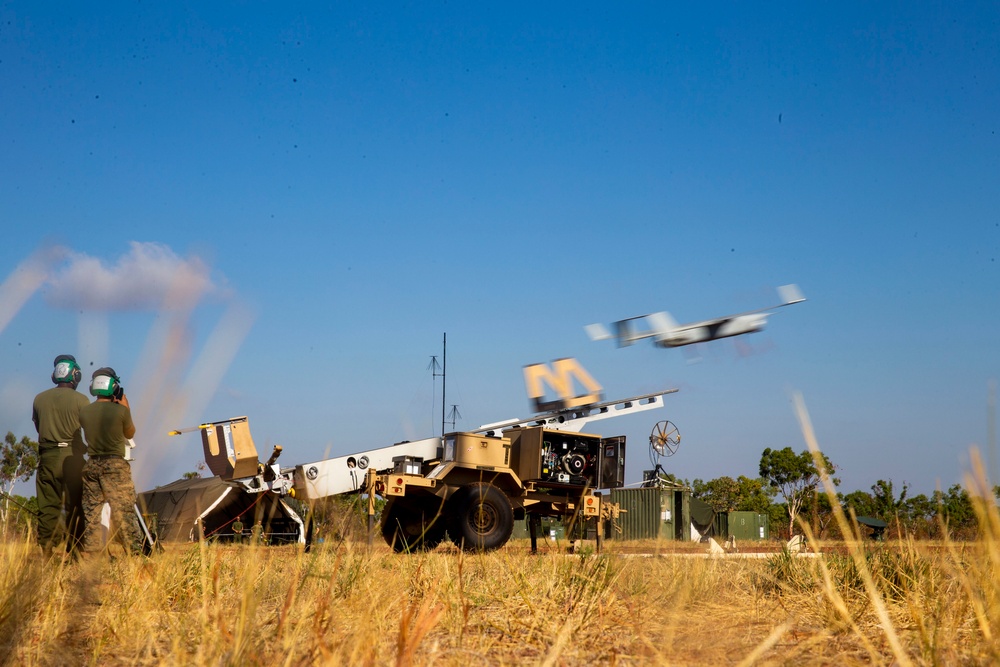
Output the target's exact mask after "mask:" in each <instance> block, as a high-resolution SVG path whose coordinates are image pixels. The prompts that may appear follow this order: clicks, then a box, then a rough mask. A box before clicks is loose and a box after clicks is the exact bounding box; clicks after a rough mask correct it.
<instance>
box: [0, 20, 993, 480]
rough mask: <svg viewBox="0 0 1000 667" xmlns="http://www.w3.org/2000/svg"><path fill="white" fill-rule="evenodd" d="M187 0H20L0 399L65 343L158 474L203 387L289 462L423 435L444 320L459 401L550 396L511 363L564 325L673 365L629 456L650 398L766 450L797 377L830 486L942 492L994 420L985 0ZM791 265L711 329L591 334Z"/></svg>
mask: <svg viewBox="0 0 1000 667" xmlns="http://www.w3.org/2000/svg"><path fill="white" fill-rule="evenodd" d="M203 4H204V3H189V4H188V5H186V6H180V5H179V4H177V5H171V6H170V7H159V6H149V5H147V4H138V3H134V4H133V3H109V4H107V5H105V6H103V7H102V8H101V9H100V10H97V11H94V10H92V9H87V8H83V7H80V6H77V5H71V4H51V5H49V4H47V5H43V6H39V5H38V4H37V3H27V2H6V3H3V4H0V90H2V91H3V95H2V98H0V99H2V101H0V221H2V226H3V230H4V231H3V237H4V241H3V243H2V244H0V281H5V282H4V283H0V284H2V285H4V286H6V291H0V315H2V308H3V306H4V303H3V299H4V298H6V299H7V302H6V308H7V312H8V317H7V322H6V323H5V324H3V326H2V327H0V431H3V432H6V431H7V430H12V431H14V432H15V433H18V434H29V433H33V429H32V427H31V423H30V403H31V398H32V396H33V395H34V394H35V393H37V392H38V391H41V390H43V389H45V388H46V387H48V386H50V383H49V381H48V374H49V373H50V370H51V366H50V363H51V359H52V358H53V357H54V356H55V355H56V354H60V353H65V352H70V353H75V354H77V355H78V357H80V358H81V359H82V360H83V361H84V364H85V367H86V368H90V366H89V363H91V362H93V363H94V368H96V367H98V366H103V365H106V364H110V365H112V366H114V367H115V368H116V369H117V370H118V371H119V373H120V375H121V376H122V379H123V383H124V385H125V387H126V390H127V391H129V394H130V397H131V398H132V400H133V402H134V403H137V404H136V406H135V407H136V412H137V415H138V416H140V417H141V420H140V423H139V424H138V427H139V434H138V436H137V439H138V441H139V444H140V448H139V449H138V450H137V451H136V456H137V457H138V459H139V460H138V462H137V463H136V465H135V475H136V477H137V480H138V483H139V485H140V486H141V487H148V486H151V485H153V484H162V483H165V482H168V481H171V480H173V479H175V478H176V477H178V476H179V475H180V473H182V472H184V471H186V470H191V469H192V468H193V467H194V465H195V463H196V462H197V461H198V460H199V459H200V458H201V455H200V443H199V442H198V439H197V437H196V436H188V437H186V438H166V437H165V436H164V435H163V432H164V431H165V430H166V428H167V427H170V428H173V427H177V426H186V425H191V424H195V423H198V422H201V421H206V420H213V419H222V418H226V417H230V416H235V415H243V414H246V415H249V416H250V420H251V426H252V430H253V434H254V437H255V440H256V441H257V444H258V448H259V449H260V450H262V451H266V450H269V449H270V446H271V445H273V444H276V443H280V444H282V445H283V446H284V447H285V451H286V453H285V454H284V459H283V462H284V463H286V464H293V463H297V462H306V461H312V460H317V459H320V458H323V457H324V456H325V455H326V454H327V453H328V452H329V453H330V454H336V455H340V454H346V453H349V452H354V451H359V450H363V449H366V448H369V447H373V446H381V445H384V444H388V443H391V442H395V441H398V440H401V439H410V438H417V437H423V436H427V435H430V434H431V433H437V432H439V429H440V426H439V419H440V407H439V406H435V405H434V404H433V399H434V398H435V396H436V398H438V399H440V388H439V387H438V388H437V390H436V391H435V390H434V388H433V385H432V378H431V376H430V371H428V370H427V364H428V362H429V360H430V355H432V354H439V353H440V348H441V338H442V333H443V332H447V334H448V403H449V405H450V404H452V403H456V404H458V406H459V410H460V412H461V414H462V418H461V419H460V420H459V421H458V424H457V428H459V429H461V428H474V427H476V426H478V425H480V424H483V423H486V422H491V421H496V420H500V419H504V418H508V417H514V416H528V414H529V409H528V403H527V400H526V397H525V393H524V388H523V384H522V377H521V367H522V366H523V365H524V364H527V363H533V362H542V361H549V360H551V359H555V358H558V357H564V356H574V357H577V358H578V359H580V361H581V362H582V363H583V364H584V365H585V366H586V367H587V368H588V369H589V370H590V371H591V373H592V374H593V375H594V376H595V377H596V378H597V379H598V380H599V381H600V382H601V383H602V384H603V385H604V388H605V393H606V395H607V397H608V398H615V397H623V396H630V395H634V394H636V393H640V392H646V391H653V390H657V389H665V388H668V387H678V388H680V390H681V391H680V392H679V393H678V394H675V395H673V396H671V397H669V398H668V399H667V407H666V409H664V410H662V411H660V412H659V413H644V414H642V415H638V416H635V417H627V418H621V419H616V420H610V421H606V422H603V423H601V424H600V425H599V427H598V428H596V429H595V430H597V431H598V432H600V433H602V434H605V435H618V434H625V435H627V436H628V438H629V456H628V468H629V472H628V478H629V481H635V480H638V479H639V478H640V476H641V471H642V469H643V468H644V467H648V463H647V456H646V449H647V445H646V441H647V436H648V433H649V431H650V430H651V428H652V426H653V424H654V423H655V422H656V421H657V420H659V419H670V420H672V421H673V422H675V423H676V424H677V425H678V426H679V427H680V429H681V432H682V434H683V442H682V445H681V449H680V451H679V452H678V454H677V455H675V456H674V457H672V458H670V459H668V460H667V461H665V463H666V467H667V469H668V470H670V471H671V472H674V473H675V474H677V475H679V476H681V477H686V478H690V479H693V478H696V477H700V478H703V479H710V478H713V477H718V476H721V475H731V476H737V475H740V474H745V475H750V476H753V475H755V474H756V470H757V464H758V462H759V458H760V452H761V451H762V450H763V449H764V448H765V447H772V448H774V447H784V446H786V445H787V446H792V447H793V448H795V449H796V450H800V449H802V448H804V447H805V444H804V441H803V438H802V436H801V434H800V432H799V429H798V425H797V423H796V420H795V415H794V412H793V410H792V406H791V401H790V398H789V397H790V395H791V392H794V391H799V392H801V393H802V394H803V396H804V398H805V401H806V404H807V406H808V407H809V410H810V413H811V415H812V419H813V422H814V425H815V427H816V430H817V436H818V438H819V441H820V444H821V445H822V446H823V447H824V449H825V450H826V452H827V453H828V455H829V456H830V458H831V459H832V460H833V462H834V463H835V464H837V465H838V466H839V467H840V471H839V474H840V477H841V478H842V479H843V481H844V483H843V488H844V490H846V491H850V490H854V489H858V488H860V489H866V490H867V488H868V487H869V486H870V485H871V484H872V483H874V481H875V480H876V479H879V478H891V479H892V480H893V481H894V482H896V483H897V485H898V484H900V483H902V482H908V483H909V484H910V485H911V488H912V489H913V490H914V491H916V492H925V493H930V492H931V491H933V490H934V488H935V486H936V485H940V486H942V487H947V486H949V485H951V484H953V483H956V482H958V481H960V480H961V475H962V473H963V471H964V470H965V469H966V466H967V461H968V457H967V450H968V447H969V446H970V445H972V444H978V445H985V444H986V440H987V434H988V426H987V425H988V409H987V396H988V386H989V382H990V381H991V380H995V379H996V378H997V377H998V376H1000V348H998V340H1000V338H998V334H1000V310H998V303H1000V263H998V261H997V260H998V258H1000V177H998V174H1000V136H998V134H997V133H998V131H1000V86H998V85H997V84H998V82H1000V7H998V6H997V5H996V4H995V3H987V2H984V3H935V4H931V3H927V4H921V6H919V7H914V6H913V4H912V3H878V4H871V3H847V4H843V3H841V4H838V5H836V7H830V8H816V7H812V6H802V5H797V4H778V5H775V4H770V5H767V6H759V5H747V4H733V5H727V4H723V5H716V6H712V7H705V8H701V7H699V8H671V7H665V6H664V5H663V3H650V4H644V5H635V6H631V7H628V8H619V7H611V6H608V5H606V4H604V3H584V4H581V3H573V4H565V5H564V4H554V5H548V6H546V7H544V8H539V7H538V6H536V4H527V3H526V4H506V5H502V6H501V5H494V6H490V7H483V8H465V7H462V6H460V5H454V4H445V5H437V4H427V3H419V4H415V5H391V4H382V5H379V6H370V7H363V6H362V7H358V6H346V5H345V6H342V7H337V8H329V7H318V6H313V5H306V6H303V7H300V8H290V7H289V8H285V7H282V8H278V7H275V6H266V7H265V6H263V5H259V4H257V3H233V4H230V3H213V4H212V5H211V7H208V8H206V7H204V6H203ZM26 267H27V268H31V267H35V268H36V269H37V271H36V273H35V274H32V275H36V276H40V277H39V278H38V282H37V287H38V289H37V290H28V289H27V288H25V289H23V290H22V291H21V292H19V294H21V295H22V296H23V299H22V300H23V303H21V301H19V300H18V299H15V298H14V297H13V296H12V294H14V293H15V291H14V290H13V287H12V285H13V284H14V282H15V281H14V278H15V277H17V276H23V275H26V274H25V271H26V270H27V268H26ZM177 276H187V277H188V278H190V280H188V279H185V280H180V281H178V280H177ZM791 282H795V283H798V284H799V285H800V286H801V288H802V290H803V291H804V292H805V294H806V296H807V297H808V299H809V300H808V301H807V302H806V303H804V304H801V305H796V306H794V307H791V308H788V309H784V310H783V311H782V312H780V313H777V314H776V315H774V316H773V317H772V318H771V321H770V324H769V327H768V328H767V329H766V330H765V331H764V332H762V333H757V334H753V335H751V336H748V337H744V338H743V339H741V340H740V342H739V343H738V344H737V343H734V342H733V341H720V342H717V343H714V344H711V345H709V346H707V347H705V348H704V349H701V350H699V351H697V353H696V354H697V356H700V358H701V360H700V361H699V362H697V363H690V359H689V357H688V356H687V355H685V354H682V353H681V352H678V351H673V350H657V349H653V348H652V347H650V346H648V345H636V346H633V347H631V348H626V349H616V348H615V347H614V346H613V345H611V344H609V343H593V342H590V341H589V340H588V339H587V337H586V335H585V334H584V331H583V326H584V325H586V324H589V323H591V322H597V321H605V322H609V321H612V320H615V319H619V318H622V317H628V316H632V315H638V314H642V313H647V312H652V311H658V310H669V311H670V312H671V313H672V314H673V315H674V316H675V317H676V318H677V319H679V320H681V321H689V320H694V319H700V318H704V317H710V316H715V315H721V314H726V313H730V312H738V311H742V310H747V309H751V308H756V307H762V306H767V305H770V304H772V303H773V302H774V300H775V299H776V295H775V293H774V288H775V287H777V286H778V285H781V284H785V283H791ZM179 284H181V285H183V289H181V290H180V297H182V298H180V299H179V300H174V301H171V302H170V304H171V305H170V307H167V306H164V302H163V296H164V290H165V289H166V287H165V286H174V287H175V288H177V285H179ZM176 296H177V295H176V294H175V297H176ZM185 299H186V300H185ZM0 324H2V319H0ZM139 401H144V404H142V403H139Z"/></svg>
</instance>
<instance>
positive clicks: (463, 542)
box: [448, 482, 514, 551]
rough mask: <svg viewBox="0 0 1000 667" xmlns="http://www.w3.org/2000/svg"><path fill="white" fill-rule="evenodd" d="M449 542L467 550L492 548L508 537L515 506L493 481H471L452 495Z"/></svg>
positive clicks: (512, 523) (501, 543) (499, 545)
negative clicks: (488, 482)
mask: <svg viewBox="0 0 1000 667" xmlns="http://www.w3.org/2000/svg"><path fill="white" fill-rule="evenodd" d="M450 509H451V511H450V512H449V515H450V518H451V523H450V525H449V526H448V535H449V537H451V541H452V542H454V543H455V544H456V545H458V546H459V547H461V548H462V549H465V550H466V551H493V550H494V549H499V548H500V547H502V546H503V545H505V544H506V543H507V540H509V539H510V534H511V532H512V531H513V530H514V508H513V507H511V504H510V500H509V499H508V498H507V496H506V495H505V494H504V493H503V491H501V490H500V489H498V488H497V487H495V486H493V485H492V484H487V483H485V482H478V483H476V484H470V485H469V486H467V487H465V488H463V489H461V490H460V491H458V492H456V493H455V495H454V496H452V499H451V504H450Z"/></svg>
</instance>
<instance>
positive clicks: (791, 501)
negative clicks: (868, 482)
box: [760, 447, 840, 535]
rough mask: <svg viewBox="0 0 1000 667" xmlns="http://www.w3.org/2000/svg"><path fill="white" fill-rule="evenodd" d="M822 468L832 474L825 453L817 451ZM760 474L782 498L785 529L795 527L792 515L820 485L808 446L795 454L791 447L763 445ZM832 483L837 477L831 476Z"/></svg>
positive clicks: (795, 515)
mask: <svg viewBox="0 0 1000 667" xmlns="http://www.w3.org/2000/svg"><path fill="white" fill-rule="evenodd" d="M820 458H821V461H822V463H823V466H822V467H823V468H824V470H823V472H825V473H826V474H831V473H832V472H833V471H834V469H835V468H834V466H833V464H832V463H831V462H830V459H829V458H827V456H826V454H820ZM760 476H761V479H763V480H765V481H766V482H767V483H768V484H769V485H770V486H771V488H773V489H774V490H775V491H777V492H778V493H780V494H781V497H782V498H784V499H785V509H786V510H787V512H788V533H789V535H791V534H792V532H793V530H794V528H795V518H796V517H797V516H798V515H799V513H800V512H801V510H802V505H803V503H805V502H806V500H807V499H808V498H809V497H810V496H811V495H812V493H813V491H814V490H815V489H816V487H817V486H818V485H819V483H820V480H821V479H822V475H821V473H820V471H819V470H817V469H816V465H815V464H814V463H813V457H812V454H810V453H809V451H808V450H803V451H802V453H800V454H796V453H795V452H794V451H792V448H791V447H785V448H784V449H771V448H770V447H769V448H767V449H765V450H764V451H763V452H762V453H761V456H760ZM831 480H832V481H833V483H834V485H837V484H840V480H839V479H837V478H835V477H831Z"/></svg>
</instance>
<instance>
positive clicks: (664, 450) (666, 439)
mask: <svg viewBox="0 0 1000 667" xmlns="http://www.w3.org/2000/svg"><path fill="white" fill-rule="evenodd" d="M680 444H681V432H680V431H678V430H677V427H676V426H674V423H673V422H669V421H661V422H657V424H656V426H654V427H653V432H652V433H650V434H649V446H650V447H652V449H653V451H654V452H656V453H657V454H658V455H660V456H673V454H674V453H675V452H676V451H677V448H678V447H680Z"/></svg>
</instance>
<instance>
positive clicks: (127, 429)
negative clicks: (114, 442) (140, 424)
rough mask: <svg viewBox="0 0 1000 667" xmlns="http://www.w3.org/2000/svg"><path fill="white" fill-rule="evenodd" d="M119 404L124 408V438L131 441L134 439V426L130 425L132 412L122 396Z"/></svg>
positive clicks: (126, 400)
mask: <svg viewBox="0 0 1000 667" xmlns="http://www.w3.org/2000/svg"><path fill="white" fill-rule="evenodd" d="M121 403H122V405H124V406H125V424H124V428H123V431H124V433H125V437H126V438H128V439H130V440H131V439H132V438H134V437H135V424H133V423H132V411H131V410H130V409H129V407H128V399H127V398H125V397H124V396H122V400H121Z"/></svg>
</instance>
